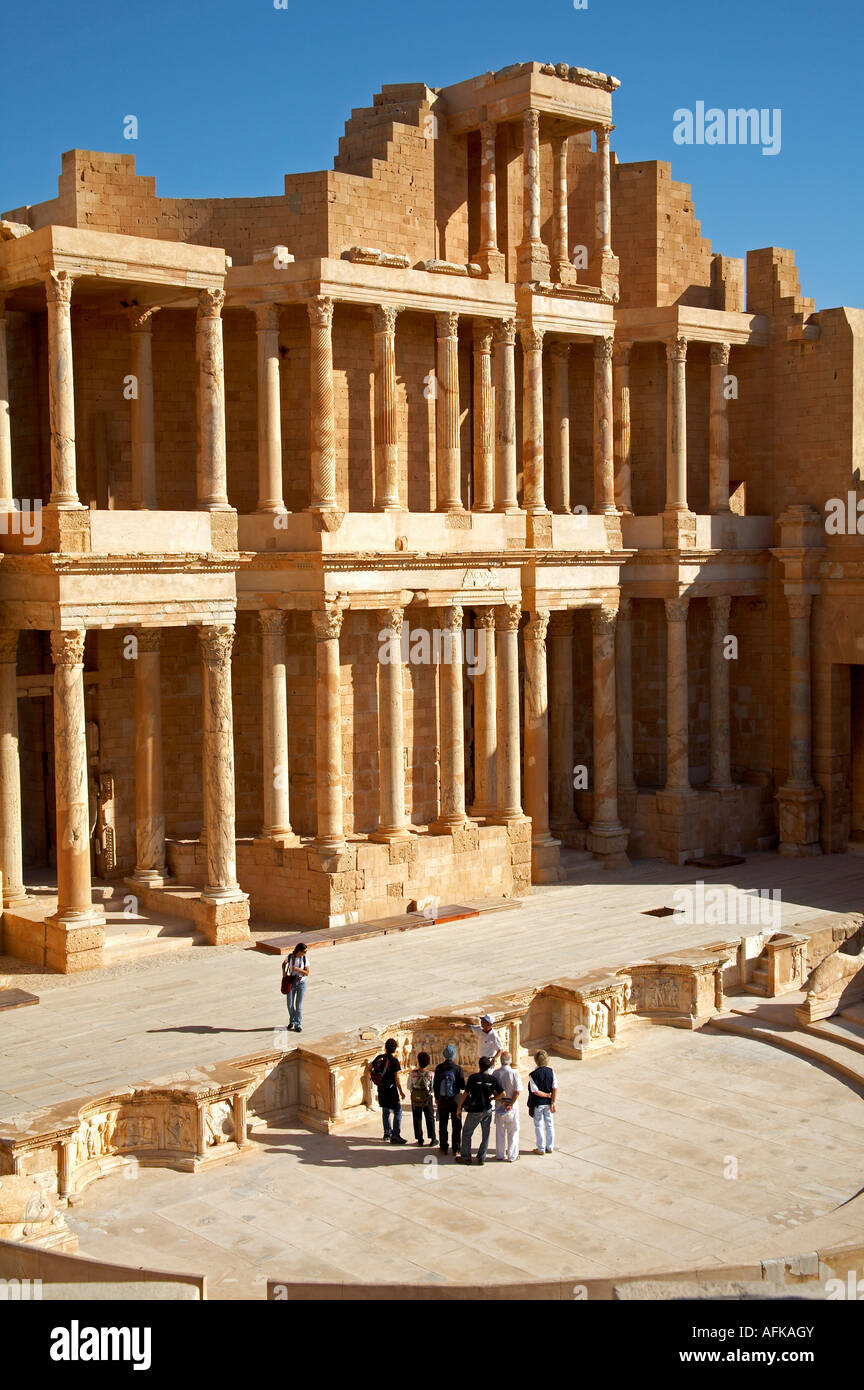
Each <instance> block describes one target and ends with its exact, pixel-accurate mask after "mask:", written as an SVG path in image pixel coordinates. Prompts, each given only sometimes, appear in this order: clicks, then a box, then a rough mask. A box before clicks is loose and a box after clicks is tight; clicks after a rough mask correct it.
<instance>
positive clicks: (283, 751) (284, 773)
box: [258, 608, 293, 841]
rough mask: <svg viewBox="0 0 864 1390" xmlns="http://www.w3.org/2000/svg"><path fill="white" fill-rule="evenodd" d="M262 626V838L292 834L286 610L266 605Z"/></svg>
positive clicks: (283, 837) (270, 838) (260, 622)
mask: <svg viewBox="0 0 864 1390" xmlns="http://www.w3.org/2000/svg"><path fill="white" fill-rule="evenodd" d="M258 625H259V627H260V628H261V754H262V756H261V766H262V780H263V789H264V822H263V825H262V827H261V836H262V839H267V840H276V839H279V840H281V841H284V839H285V838H286V837H287V836H290V835H292V833H293V832H292V830H291V809H290V796H289V783H288V687H287V685H286V679H285V614H284V613H283V612H282V610H281V609H273V608H265V609H261V610H260V611H259V613H258Z"/></svg>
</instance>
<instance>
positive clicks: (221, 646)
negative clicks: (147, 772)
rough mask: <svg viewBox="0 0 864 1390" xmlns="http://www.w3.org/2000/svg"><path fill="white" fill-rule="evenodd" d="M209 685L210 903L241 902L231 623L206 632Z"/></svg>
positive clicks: (205, 755)
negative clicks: (235, 827)
mask: <svg viewBox="0 0 864 1390" xmlns="http://www.w3.org/2000/svg"><path fill="white" fill-rule="evenodd" d="M198 636H199V639H200V642H201V674H202V678H203V683H204V728H203V731H202V732H203V745H202V759H201V761H202V766H203V770H204V826H205V830H206V835H207V884H206V887H205V888H204V892H203V893H202V894H201V899H202V901H203V902H205V903H223V902H238V901H241V900H242V899H243V898H244V896H245V895H244V894H243V893H242V892H241V891H240V885H239V884H238V882H237V840H236V835H235V829H234V716H233V711H232V704H231V648H232V646H233V644H234V629H233V627H229V626H228V625H227V624H222V623H220V624H214V625H213V626H207V627H200V628H199V629H198Z"/></svg>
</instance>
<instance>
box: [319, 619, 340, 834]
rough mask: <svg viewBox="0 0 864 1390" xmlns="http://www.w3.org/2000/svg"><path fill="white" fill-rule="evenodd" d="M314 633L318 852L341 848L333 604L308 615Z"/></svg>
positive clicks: (337, 627)
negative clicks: (310, 617)
mask: <svg viewBox="0 0 864 1390" xmlns="http://www.w3.org/2000/svg"><path fill="white" fill-rule="evenodd" d="M312 627H313V630H314V633H315V657H316V676H317V682H316V686H315V720H316V725H315V727H316V736H315V776H316V783H317V788H318V833H317V835H316V837H315V845H316V848H318V849H319V850H336V851H338V850H342V849H344V848H345V831H344V827H343V818H342V707H341V681H340V672H339V634H340V633H341V631H342V613H341V611H340V610H339V609H338V608H337V607H336V606H335V605H333V604H328V605H327V606H326V607H325V608H323V609H318V610H316V611H315V612H313V614H312Z"/></svg>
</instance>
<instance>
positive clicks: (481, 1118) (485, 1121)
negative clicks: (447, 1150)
mask: <svg viewBox="0 0 864 1390" xmlns="http://www.w3.org/2000/svg"><path fill="white" fill-rule="evenodd" d="M478 1125H479V1126H480V1147H479V1149H478V1150H477V1158H478V1159H480V1160H482V1159H484V1158H485V1157H486V1150H487V1149H488V1147H489V1130H490V1129H491V1128H492V1111H491V1110H463V1112H462V1147H461V1149H460V1150H459V1152H460V1153H461V1155H462V1157H463V1158H470V1157H471V1136H472V1134H473V1133H474V1131H475V1129H476V1128H477V1126H478Z"/></svg>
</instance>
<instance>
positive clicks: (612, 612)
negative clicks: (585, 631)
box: [591, 606, 618, 637]
mask: <svg viewBox="0 0 864 1390" xmlns="http://www.w3.org/2000/svg"><path fill="white" fill-rule="evenodd" d="M617 621H618V609H617V608H608V607H606V606H604V607H602V608H592V609H591V631H592V632H593V633H594V635H595V637H611V636H613V634H614V632H615V624H616V623H617Z"/></svg>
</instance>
